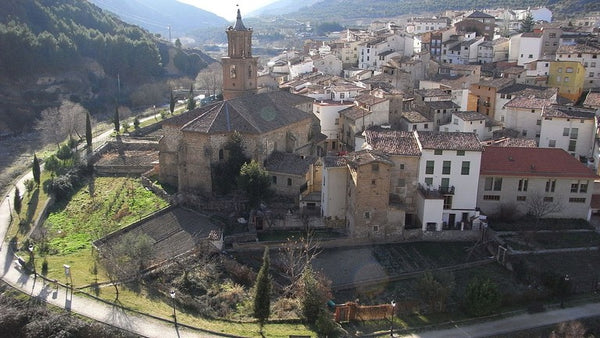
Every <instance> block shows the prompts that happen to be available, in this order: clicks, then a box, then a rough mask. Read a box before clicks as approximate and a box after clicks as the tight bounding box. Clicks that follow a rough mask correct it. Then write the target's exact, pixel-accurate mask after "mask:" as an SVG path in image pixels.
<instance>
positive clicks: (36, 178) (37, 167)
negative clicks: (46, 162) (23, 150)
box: [31, 154, 41, 185]
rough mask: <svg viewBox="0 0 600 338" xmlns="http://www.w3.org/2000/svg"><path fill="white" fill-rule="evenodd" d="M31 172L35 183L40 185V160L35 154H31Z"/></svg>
mask: <svg viewBox="0 0 600 338" xmlns="http://www.w3.org/2000/svg"><path fill="white" fill-rule="evenodd" d="M31 171H32V172H33V181H34V182H35V184H37V185H40V174H41V171H40V161H38V158H37V156H36V155H35V154H33V168H32V170H31Z"/></svg>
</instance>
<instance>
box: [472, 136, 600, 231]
mask: <svg viewBox="0 0 600 338" xmlns="http://www.w3.org/2000/svg"><path fill="white" fill-rule="evenodd" d="M598 178H599V177H598V176H597V175H595V174H594V172H593V171H592V170H591V169H589V168H588V167H586V166H585V165H584V164H582V163H581V162H580V161H579V160H578V159H576V158H574V157H573V156H571V155H570V154H569V153H567V152H566V151H564V150H562V149H558V148H526V147H486V148H485V151H484V152H483V155H482V157H481V172H480V177H479V188H478V191H477V205H478V207H479V208H480V209H481V211H482V212H483V213H485V214H488V215H496V214H498V213H500V212H511V213H517V214H518V215H525V214H533V215H535V216H537V217H553V218H581V219H585V220H589V219H590V216H591V208H590V203H591V199H592V190H593V189H592V185H593V183H594V180H596V179H598Z"/></svg>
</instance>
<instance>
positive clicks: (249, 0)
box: [177, 0, 277, 21]
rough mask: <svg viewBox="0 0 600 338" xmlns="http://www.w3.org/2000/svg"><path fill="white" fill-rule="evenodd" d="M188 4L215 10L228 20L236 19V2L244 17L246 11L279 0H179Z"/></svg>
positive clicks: (211, 10) (210, 10)
mask: <svg viewBox="0 0 600 338" xmlns="http://www.w3.org/2000/svg"><path fill="white" fill-rule="evenodd" d="M177 1H179V2H183V3H186V4H190V5H194V6H196V7H198V8H202V9H203V10H205V11H209V12H213V13H215V14H217V15H218V16H221V17H223V18H225V19H227V20H230V21H234V20H235V15H236V13H237V7H236V6H235V5H236V4H239V5H240V11H241V13H242V18H243V17H244V14H245V13H250V12H252V11H253V10H255V9H258V8H260V7H262V6H265V5H268V4H270V3H272V2H275V1H277V0H177Z"/></svg>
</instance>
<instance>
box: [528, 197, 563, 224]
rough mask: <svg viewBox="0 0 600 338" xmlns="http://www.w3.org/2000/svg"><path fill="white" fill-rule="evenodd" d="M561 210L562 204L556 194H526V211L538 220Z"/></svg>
mask: <svg viewBox="0 0 600 338" xmlns="http://www.w3.org/2000/svg"><path fill="white" fill-rule="evenodd" d="M562 210H563V204H562V203H561V201H560V199H559V198H558V196H544V195H543V194H541V193H539V192H534V193H532V194H530V195H529V196H527V213H528V214H529V215H531V216H533V217H535V218H536V219H538V220H539V219H541V218H544V217H545V216H548V215H549V214H553V213H557V212H561V211H562Z"/></svg>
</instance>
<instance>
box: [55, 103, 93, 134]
mask: <svg viewBox="0 0 600 338" xmlns="http://www.w3.org/2000/svg"><path fill="white" fill-rule="evenodd" d="M60 113H61V116H62V117H61V119H62V124H61V125H62V126H64V127H65V129H66V132H67V134H68V136H69V139H73V138H74V137H73V136H74V135H77V138H79V139H81V138H82V137H81V133H83V132H85V116H86V115H87V114H88V111H87V110H86V109H85V108H83V106H82V105H80V104H79V103H75V102H72V101H67V100H65V101H63V102H62V103H61V105H60Z"/></svg>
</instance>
